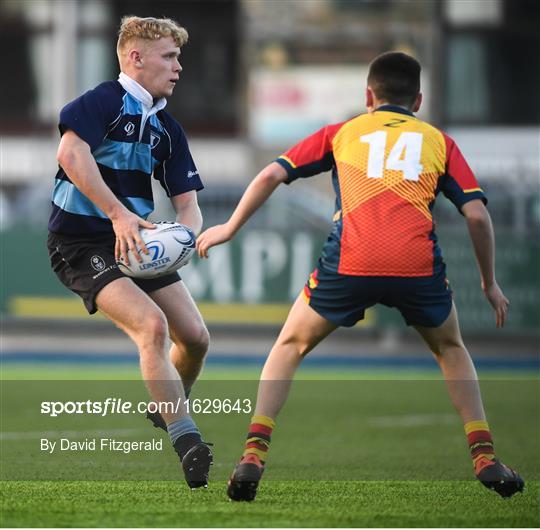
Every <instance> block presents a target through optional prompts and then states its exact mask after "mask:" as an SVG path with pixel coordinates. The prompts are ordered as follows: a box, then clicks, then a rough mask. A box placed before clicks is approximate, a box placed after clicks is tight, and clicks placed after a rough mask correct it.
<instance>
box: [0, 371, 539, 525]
mask: <svg viewBox="0 0 540 530" xmlns="http://www.w3.org/2000/svg"><path fill="white" fill-rule="evenodd" d="M302 374H303V375H302V377H301V380H299V381H297V382H296V383H295V385H293V389H292V391H291V395H290V398H289V401H288V402H287V405H286V407H285V409H284V410H283V412H282V414H281V415H280V417H279V419H278V425H277V428H276V431H275V433H274V436H273V441H272V448H271V454H270V460H269V465H268V469H267V470H266V472H265V479H264V481H263V482H262V485H261V489H260V493H259V495H258V497H257V500H256V501H255V502H254V503H250V504H244V503H240V504H237V503H231V502H228V500H227V497H226V496H225V481H226V478H227V476H228V474H229V473H230V471H231V470H232V468H233V466H234V463H235V461H236V460H237V458H238V456H239V454H240V451H241V448H242V444H243V439H244V437H245V431H246V427H247V425H248V422H249V417H250V414H234V415H231V414H229V415H226V414H210V415H203V414H199V415H195V420H196V421H197V423H198V425H199V426H200V428H201V431H202V432H203V435H204V436H205V438H206V439H208V440H210V441H213V442H214V443H215V444H216V445H215V447H214V452H215V466H214V468H213V471H212V482H211V485H210V488H209V489H208V490H207V491H195V492H191V491H189V490H188V489H187V487H186V486H185V484H184V483H183V481H182V479H181V476H180V470H179V466H178V460H177V458H176V456H175V455H174V454H173V452H172V450H171V449H170V447H169V446H168V440H167V438H166V435H165V434H164V433H161V431H158V430H156V429H152V428H151V427H150V426H149V424H148V423H147V422H146V420H145V419H144V418H143V417H141V415H140V414H133V415H132V414H129V415H112V416H106V417H101V416H96V415H87V414H83V415H71V416H67V415H64V416H59V417H57V418H50V417H49V416H47V415H43V414H40V413H39V410H40V409H39V406H40V403H41V402H42V401H43V400H53V399H59V400H64V401H65V400H70V399H71V400H78V399H86V398H92V399H103V398H104V397H106V396H120V397H122V398H124V399H130V400H134V401H135V400H141V399H142V400H144V399H145V398H146V393H145V390H144V387H143V385H142V384H141V383H140V380H139V376H138V372H137V371H136V369H135V368H132V367H122V366H117V367H114V366H109V367H107V368H106V371H105V372H104V371H102V370H101V369H100V368H99V367H93V368H92V367H91V366H90V367H86V366H74V365H73V366H63V367H60V366H46V367H41V366H34V367H31V366H27V367H23V366H21V365H20V366H16V365H11V366H8V367H3V370H2V377H3V379H4V382H3V384H2V404H1V408H2V410H1V412H2V433H3V438H2V446H1V448H2V455H1V456H2V469H1V477H2V485H1V489H2V510H1V525H2V526H3V527H36V526H40V527H69V526H72V527H385V526H386V527H388V526H390V527H411V526H412V527H415V526H420V527H535V526H538V524H539V523H540V500H539V499H540V461H539V458H538V454H539V452H540V433H539V431H538V427H537V422H536V421H535V419H537V418H538V417H540V414H539V410H540V401H539V400H538V397H539V388H540V387H539V380H538V378H537V374H535V373H532V374H526V373H523V374H518V375H516V374H511V373H503V372H497V373H493V374H488V375H489V376H488V377H486V378H484V379H485V380H484V381H482V390H483V394H484V402H485V405H486V409H487V411H488V417H489V420H490V425H491V428H492V431H493V433H494V436H495V442H496V449H497V452H498V454H499V456H500V457H501V458H502V459H503V461H505V462H507V463H508V464H510V465H512V466H513V467H516V468H517V469H518V470H519V471H520V472H521V474H522V475H523V476H524V478H525V480H526V490H525V493H524V494H523V495H521V494H518V495H516V496H514V497H513V498H512V499H510V500H503V499H501V498H500V497H499V496H498V495H496V494H495V493H493V492H490V491H488V490H486V489H485V488H484V487H483V486H482V485H481V484H480V483H478V482H477V481H476V480H475V479H474V478H473V476H472V471H471V464H470V459H469V457H468V455H467V447H466V441H465V437H464V434H463V428H462V426H461V423H460V421H459V419H458V417H457V415H456V414H455V413H454V411H453V409H452V407H451V405H450V403H449V399H448V396H447V394H446V390H445V385H444V382H443V381H441V380H440V378H439V376H438V374H437V373H436V372H430V371H423V372H419V371H416V372H413V371H411V372H405V371H403V372H397V373H392V372H390V371H388V370H379V371H374V370H372V371H370V372H365V371H362V372H359V371H351V370H348V371H344V370H340V369H334V370H331V371H328V370H324V371H321V370H318V371H317V370H305V371H304V372H303V373H302ZM257 376H258V369H256V368H255V369H246V370H236V369H234V370H231V369H225V368H223V369H215V368H212V369H207V370H206V371H205V380H204V381H200V382H199V383H198V384H197V387H196V390H195V395H194V397H199V398H204V397H212V398H213V397H235V396H238V397H242V398H243V397H249V398H250V399H254V397H255V393H256V387H257V381H256V379H257ZM93 377H95V378H96V379H100V380H95V381H89V379H92V378H93ZM18 379H25V381H21V380H18ZM131 379H133V380H135V381H132V380H131ZM111 432H116V434H115V435H114V436H115V437H116V438H118V439H121V440H151V439H163V445H164V450H163V451H162V452H152V453H144V452H143V453H131V454H127V455H126V454H118V453H109V452H103V453H99V452H82V453H71V454H70V453H55V454H52V455H48V454H46V453H43V452H41V451H40V450H39V439H40V437H41V436H47V437H49V438H51V439H53V438H57V439H59V437H61V436H68V437H69V438H70V439H76V440H83V439H84V438H85V437H87V438H91V437H99V436H100V435H103V436H109V435H110V433H111ZM42 433H46V434H42Z"/></svg>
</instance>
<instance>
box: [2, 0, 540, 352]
mask: <svg viewBox="0 0 540 530" xmlns="http://www.w3.org/2000/svg"><path fill="white" fill-rule="evenodd" d="M126 14H137V15H140V16H163V15H165V16H169V17H172V18H175V19H176V20H178V21H179V22H180V23H181V24H182V25H184V26H185V27H186V28H187V29H188V31H189V34H190V42H189V43H188V45H187V46H186V47H185V49H184V50H183V53H182V58H181V62H182V66H183V72H182V76H181V83H180V84H179V86H178V88H177V90H176V92H175V94H174V96H173V97H172V98H170V101H169V103H168V110H169V111H170V112H171V113H172V114H173V115H174V116H175V117H177V118H178V119H179V121H180V122H181V123H182V125H183V127H184V128H185V130H186V132H187V135H188V138H189V140H190V147H191V149H192V152H193V155H194V159H195V161H196V163H197V165H198V167H199V170H200V173H201V175H202V177H203V180H204V182H205V185H206V188H205V190H204V191H203V192H201V193H200V194H199V201H200V204H201V208H202V211H203V214H204V217H205V226H210V225H213V224H216V223H220V222H223V221H224V220H225V219H227V218H228V216H229V214H230V212H231V211H232V209H233V208H234V206H235V205H236V203H237V201H238V199H239V197H240V196H241V193H242V192H243V190H244V188H245V186H246V185H247V183H248V182H249V181H250V179H252V178H253V176H254V175H255V174H256V172H257V171H258V170H259V169H260V168H262V167H263V166H264V165H266V164H267V163H268V162H269V161H271V160H272V159H274V158H275V157H276V156H278V155H279V154H280V153H281V152H282V151H283V150H284V149H286V148H287V147H288V146H290V145H292V144H293V143H294V142H296V141H297V140H299V139H300V138H302V137H303V136H305V135H307V134H310V133H311V132H314V131H315V130H317V129H318V128H319V127H321V126H323V125H325V124H327V123H331V122H337V121H341V120H345V119H348V118H350V117H351V116H354V115H355V114H358V113H361V112H364V111H365V108H364V90H365V76H366V72H367V68H368V64H369V62H370V60H371V59H372V58H373V57H374V56H376V55H377V54H379V53H381V52H383V51H386V50H403V51H406V52H409V53H412V54H414V55H415V56H416V57H418V59H419V60H420V61H421V63H422V65H423V77H422V87H423V88H422V91H423V93H424V104H423V108H422V111H421V113H420V114H419V117H420V118H422V119H426V120H428V121H431V122H432V123H434V124H435V125H436V126H439V127H442V128H443V129H445V130H447V131H448V132H449V133H450V134H451V135H452V136H453V137H454V138H455V139H456V141H457V143H458V144H459V145H460V147H461V149H462V151H463V152H464V154H465V156H466V158H467V159H468V161H469V162H470V164H471V166H472V168H473V170H474V171H475V173H476V174H477V176H478V179H479V181H480V182H481V184H482V186H483V188H484V189H485V190H486V192H487V195H488V197H489V200H490V204H489V208H490V212H491V215H492V217H493V220H494V223H495V228H496V234H497V242H498V254H497V263H498V270H499V272H498V275H499V280H500V282H501V284H502V285H503V287H504V288H505V290H506V292H507V294H508V295H509V298H510V299H511V302H512V308H511V313H510V322H509V325H508V329H507V330H506V331H503V332H497V333H496V334H495V333H494V329H493V322H492V320H493V319H492V314H491V310H490V308H489V307H488V306H487V304H486V302H485V301H484V300H483V297H482V293H481V292H480V288H479V278H478V273H477V270H476V265H475V262H474V259H473V257H472V249H471V247H470V244H469V242H468V240H467V235H466V228H465V225H464V223H463V220H462V219H461V216H460V215H459V214H458V213H457V212H456V211H455V209H454V208H453V206H452V205H450V204H449V203H448V202H447V201H445V199H444V198H440V199H439V205H438V206H437V208H436V211H435V218H436V222H437V232H438V234H439V236H440V240H441V246H442V249H443V255H444V256H445V259H446V261H447V263H448V272H449V278H450V281H451V283H452V285H453V288H454V291H455V295H456V301H457V304H458V308H459V310H460V314H461V320H462V323H463V328H464V330H465V333H466V335H467V336H470V337H471V338H472V339H474V340H476V339H478V340H481V341H484V343H485V344H489V341H490V339H491V338H492V337H495V336H496V337H498V340H502V341H504V340H506V341H511V343H512V344H513V345H514V347H515V348H516V349H520V348H521V347H523V349H524V351H530V349H531V348H533V349H534V348H535V344H536V345H537V342H538V337H539V326H538V323H539V322H540V309H539V307H540V306H539V304H538V300H539V299H540V286H539V282H538V272H537V271H538V270H540V244H539V242H538V235H539V234H540V126H539V124H540V100H539V99H538V93H540V75H539V72H540V64H539V63H540V57H539V55H538V53H537V52H536V50H538V49H539V47H540V34H539V33H538V31H537V27H538V23H539V22H540V3H539V2H531V1H528V0H468V1H462V0H442V1H432V2H430V1H425V0H410V1H405V0H377V1H375V0H303V1H300V0H243V1H242V0H179V1H165V0H154V1H152V2H150V1H149V0H130V1H127V0H78V1H76V0H65V1H64V0H3V1H2V2H1V3H0V54H1V56H2V64H3V65H4V68H5V71H6V72H9V77H7V78H6V80H5V82H4V83H2V85H1V86H0V91H1V97H0V115H1V116H2V119H1V121H0V151H1V152H0V156H1V166H0V170H1V180H0V228H1V232H0V234H1V237H2V257H1V259H2V264H1V265H2V278H1V287H2V290H1V295H0V312H1V314H2V320H3V328H4V329H3V331H4V332H5V333H7V332H9V333H12V332H13V333H12V335H11V336H16V335H17V333H19V336H20V337H21V340H22V335H24V333H20V332H19V331H13V330H20V329H21V328H20V326H21V325H22V326H23V329H26V330H27V332H28V333H34V332H36V333H38V332H39V333H41V332H42V331H46V330H44V329H43V326H39V325H37V323H38V322H48V321H49V320H50V319H51V318H53V320H52V322H55V323H58V319H59V318H60V319H61V318H62V317H66V318H67V319H68V320H66V321H65V322H69V328H71V329H73V330H77V332H78V333H83V331H84V326H85V325H88V326H89V328H88V329H89V330H93V329H94V328H95V327H96V326H97V327H99V328H100V329H101V327H102V326H106V325H105V324H102V323H99V322H98V323H96V322H95V319H90V318H88V317H85V316H84V313H83V312H82V311H81V306H80V303H79V302H78V301H77V300H75V299H74V298H72V297H69V294H68V293H67V292H66V291H65V290H64V289H63V288H62V286H61V285H60V284H59V283H58V282H57V280H56V278H54V276H53V274H52V272H51V271H50V270H49V267H48V264H47V256H46V251H45V244H44V239H45V233H46V223H47V218H48V214H49V209H50V194H51V190H52V186H53V177H54V174H55V172H56V161H55V152H56V147H57V143H58V133H57V130H56V120H57V116H58V112H59V110H60V108H61V107H62V106H63V105H64V104H65V103H66V102H67V101H69V100H70V99H73V98H74V97H76V96H77V95H78V94H80V93H82V92H84V91H85V90H88V89H90V88H92V87H93V86H95V85H97V84H98V83H100V82H101V81H103V80H106V79H115V78H116V76H117V74H118V69H117V64H116V53H115V41H116V39H115V33H116V29H117V26H118V23H119V20H120V18H121V16H122V15H126ZM13 43H16V45H14V44H13ZM7 80H8V82H6V81H7ZM332 211H333V191H332V189H331V183H330V178H329V176H328V175H321V176H318V177H315V178H313V179H310V181H309V182H297V183H295V184H294V185H293V187H292V189H283V190H278V193H276V194H275V196H274V197H273V198H272V200H271V201H269V203H268V204H267V205H265V207H264V208H262V209H261V211H260V212H258V213H257V214H256V216H255V217H254V219H253V220H252V221H250V223H249V224H248V226H246V227H245V228H244V229H243V231H242V233H241V234H240V237H239V239H238V240H237V241H235V242H233V243H232V244H230V245H225V246H223V247H220V248H219V249H214V250H213V252H212V254H213V258H212V259H211V260H209V261H208V262H204V263H201V262H198V261H194V263H193V264H191V265H190V266H188V267H187V268H186V269H184V270H183V271H182V275H183V277H184V279H185V281H186V283H187V284H188V285H189V287H190V290H191V291H192V293H193V294H194V296H195V298H196V299H197V300H198V301H199V302H201V304H203V305H205V304H206V306H207V311H208V315H209V316H208V319H209V323H210V325H211V326H212V327H214V328H215V329H218V328H219V327H220V326H221V328H222V329H223V330H225V331H226V328H227V318H228V317H229V316H230V315H236V317H235V318H232V319H231V323H232V325H234V326H235V327H233V328H231V329H232V330H233V331H232V332H231V334H232V335H234V333H239V331H238V330H239V329H240V328H238V326H243V327H242V328H241V329H242V332H241V336H245V332H246V330H248V329H254V330H258V331H260V330H261V327H260V326H261V325H263V323H264V322H266V323H267V325H268V326H270V327H271V329H270V331H269V333H268V335H272V333H273V330H274V328H272V326H277V325H278V324H279V322H281V321H282V320H283V318H284V317H285V316H286V309H287V307H288V306H289V305H290V303H291V300H292V299H294V297H295V296H296V293H297V292H299V290H300V289H301V287H302V284H303V282H304V281H305V278H306V276H307V274H308V273H309V272H310V270H311V269H312V268H313V267H314V265H315V260H316V257H317V256H318V253H319V250H320V247H321V245H322V242H323V241H324V239H325V237H326V235H327V233H328V232H329V229H330V220H331V216H332ZM171 215H172V211H171V209H170V207H169V205H168V201H167V199H166V197H165V196H164V194H163V193H162V191H161V190H156V212H155V213H154V216H153V218H154V219H168V218H169V219H170V218H171ZM231 304H232V305H233V306H234V307H233V309H234V310H231V307H232V306H231ZM242 304H250V305H249V306H247V307H248V311H247V312H248V313H250V314H252V315H258V317H257V318H255V319H254V320H252V321H251V322H246V321H245V319H244V320H242V319H243V318H244V317H242V315H245V314H246V311H244V312H242V310H241V308H239V306H241V305H242ZM269 306H270V308H269ZM258 307H260V308H262V309H261V310H260V311H259V312H257V310H253V311H252V310H251V308H258ZM77 312H80V318H81V319H80V320H78V319H73V318H72V317H73V316H74V314H75V313H77ZM203 312H204V311H203ZM77 314H79V313H77ZM238 315H240V317H238ZM205 316H206V315H205ZM368 320H369V321H368V323H367V326H366V328H363V329H361V330H360V331H355V330H353V331H351V332H350V333H349V332H347V331H345V332H344V335H343V336H344V337H348V338H349V339H348V340H350V341H351V343H353V342H356V340H357V338H358V337H357V335H355V333H357V334H358V333H359V334H360V335H358V336H359V337H360V338H361V339H362V340H364V339H365V340H369V341H372V343H373V344H374V345H377V344H378V345H379V346H377V347H378V348H379V347H380V349H381V351H382V350H384V349H385V348H386V349H388V348H390V347H394V346H395V347H396V348H397V349H396V351H397V350H399V349H400V348H401V347H402V345H403V344H405V342H406V341H407V340H408V337H410V334H409V332H408V331H407V330H405V327H404V326H403V325H402V324H401V320H400V318H399V315H393V316H392V315H390V313H389V312H385V311H384V310H383V311H382V312H375V313H374V314H373V315H372V316H371V317H370V319H368ZM47 325H48V324H47ZM13 326H15V327H13ZM252 326H255V327H254V328H253V327H252ZM257 326H259V327H257ZM263 327H264V326H263ZM221 328H220V329H221ZM50 329H51V330H54V333H53V335H54V334H62V333H63V332H61V331H60V330H61V329H63V327H62V326H56V324H55V325H53V326H52V327H51V328H50ZM104 329H105V328H104ZM40 330H41V331H40ZM92 333H93V331H89V335H92ZM219 333H221V331H220V332H219ZM227 333H228V332H227ZM87 335H88V334H84V333H83V335H82V336H85V337H86V338H85V339H84V341H85V343H86V340H90V337H89V336H87ZM113 335H114V333H112V332H111V335H110V337H109V332H107V334H106V336H107V337H109V338H111V340H112V336H113ZM402 340H404V341H405V342H402ZM486 341H487V342H486ZM264 344H265V346H264V347H261V348H260V349H261V351H262V350H265V351H266V350H267V349H268V348H267V342H265V343H264ZM413 344H414V343H413ZM392 345H393V346H392ZM374 347H375V346H374ZM237 348H240V346H237ZM414 348H417V346H416V345H415V346H414ZM349 349H350V350H351V348H350V347H349ZM501 350H502V351H503V352H504V351H506V350H507V348H506V346H504V347H502V348H501ZM536 351H538V350H537V349H536Z"/></svg>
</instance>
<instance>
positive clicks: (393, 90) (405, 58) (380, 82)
mask: <svg viewBox="0 0 540 530" xmlns="http://www.w3.org/2000/svg"><path fill="white" fill-rule="evenodd" d="M421 69H422V67H421V66H420V63H419V62H418V61H417V60H416V59H415V58H414V57H411V56H410V55H407V54H406V53H401V52H386V53H383V54H381V55H379V56H378V57H376V58H375V59H374V60H373V61H372V62H371V64H370V65H369V73H368V78H367V82H368V85H369V86H370V87H371V89H372V90H373V92H374V93H375V96H377V99H381V100H383V101H386V102H388V103H394V104H395V105H403V106H406V107H412V106H413V105H414V102H415V101H416V97H417V96H418V93H419V92H420V70H421Z"/></svg>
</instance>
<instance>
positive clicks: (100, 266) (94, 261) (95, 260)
mask: <svg viewBox="0 0 540 530" xmlns="http://www.w3.org/2000/svg"><path fill="white" fill-rule="evenodd" d="M90 264H91V265H92V268H93V269H94V270H96V271H98V272H101V271H103V270H105V260H104V259H103V258H102V257H101V256H97V255H95V256H92V257H91V258H90Z"/></svg>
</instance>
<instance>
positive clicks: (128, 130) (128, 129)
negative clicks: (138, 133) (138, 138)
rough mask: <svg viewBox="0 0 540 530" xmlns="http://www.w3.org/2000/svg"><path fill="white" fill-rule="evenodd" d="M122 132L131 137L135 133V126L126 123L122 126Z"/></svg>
mask: <svg viewBox="0 0 540 530" xmlns="http://www.w3.org/2000/svg"><path fill="white" fill-rule="evenodd" d="M124 131H126V134H127V135H128V136H131V135H132V134H133V133H134V132H135V124H134V123H132V122H130V121H128V122H127V123H126V125H125V126H124Z"/></svg>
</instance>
